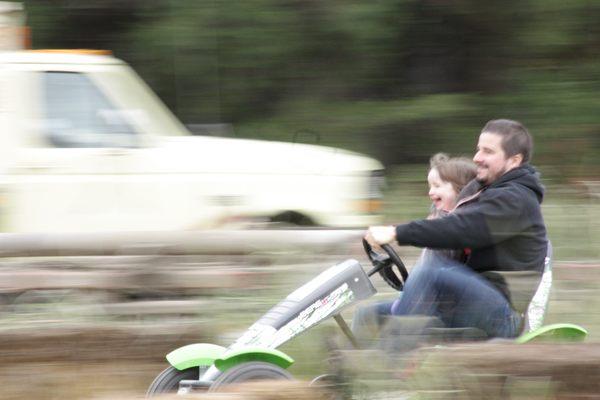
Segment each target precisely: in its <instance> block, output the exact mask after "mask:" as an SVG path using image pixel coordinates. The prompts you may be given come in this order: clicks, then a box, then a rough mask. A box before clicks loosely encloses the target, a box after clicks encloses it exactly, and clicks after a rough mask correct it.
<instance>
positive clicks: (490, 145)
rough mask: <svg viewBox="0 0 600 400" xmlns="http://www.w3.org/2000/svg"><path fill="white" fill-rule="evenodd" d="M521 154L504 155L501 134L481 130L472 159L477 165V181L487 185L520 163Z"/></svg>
mask: <svg viewBox="0 0 600 400" xmlns="http://www.w3.org/2000/svg"><path fill="white" fill-rule="evenodd" d="M521 160H522V156H521V155H520V154H517V155H515V156H512V157H508V158H507V157H506V153H504V150H503V149H502V136H500V135H497V134H495V133H490V132H483V133H482V134H481V135H479V142H478V143H477V152H476V153H475V156H474V157H473V161H474V162H475V164H476V165H477V181H478V182H479V183H482V184H484V185H489V184H491V183H492V182H494V181H495V180H496V179H498V178H499V177H501V176H502V175H504V174H505V173H506V172H508V171H510V170H511V169H513V168H516V167H518V166H519V165H520V164H521Z"/></svg>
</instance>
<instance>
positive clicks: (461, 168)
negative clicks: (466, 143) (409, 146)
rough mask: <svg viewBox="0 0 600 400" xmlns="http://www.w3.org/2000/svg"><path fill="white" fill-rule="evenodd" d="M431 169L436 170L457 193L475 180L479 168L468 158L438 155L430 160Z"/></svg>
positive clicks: (444, 154)
mask: <svg viewBox="0 0 600 400" xmlns="http://www.w3.org/2000/svg"><path fill="white" fill-rule="evenodd" d="M429 167H430V169H434V168H435V169H436V170H437V171H438V174H440V178H441V179H442V180H443V181H446V182H450V183H451V184H452V187H453V188H454V190H456V193H460V191H461V190H462V189H463V188H464V187H465V185H466V184H467V183H469V182H470V181H472V180H473V179H475V176H476V175H477V167H476V166H475V163H473V161H471V160H470V159H468V158H466V157H450V156H448V154H446V153H437V154H434V155H433V157H431V159H430V160H429Z"/></svg>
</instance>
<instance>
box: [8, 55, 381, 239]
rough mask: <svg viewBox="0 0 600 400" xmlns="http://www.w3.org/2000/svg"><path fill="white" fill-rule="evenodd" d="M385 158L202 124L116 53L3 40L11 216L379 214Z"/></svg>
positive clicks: (351, 223) (52, 221)
mask: <svg viewBox="0 0 600 400" xmlns="http://www.w3.org/2000/svg"><path fill="white" fill-rule="evenodd" d="M382 170H383V166H382V165H381V164H380V163H379V162H377V161H376V160H374V159H371V158H368V157H366V156H363V155H360V154H356V153H351V152H347V151H344V150H340V149H334V148H328V147H321V146H313V145H303V144H294V143H279V142H266V141H253V140H242V139H232V138H219V137H203V136H192V135H191V134H190V133H189V132H188V130H187V129H186V128H185V127H184V126H183V125H182V124H181V123H180V122H179V121H178V120H177V119H176V118H175V117H174V116H173V115H172V114H171V112H170V111H169V110H168V109H167V108H166V107H165V106H164V104H163V103H162V102H161V101H160V100H159V99H158V98H157V97H156V96H155V95H154V94H153V93H152V91H151V90H150V89H149V88H148V87H147V86H146V85H145V84H144V82H143V81H142V80H141V79H140V78H139V77H138V76H137V75H136V74H135V72H134V71H133V70H132V69H131V68H130V67H128V66H127V65H126V64H125V63H124V62H122V61H120V60H118V59H116V58H114V57H111V56H109V55H98V54H73V53H67V52H51V51H48V52H36V51H14V52H8V51H6V52H0V228H1V229H2V230H3V231H9V232H85V231H87V232H91V231H123V230H126V231H133V230H181V229H199V228H207V227H215V226H219V225H221V224H222V223H223V222H225V221H230V220H231V219H236V218H240V217H242V218H248V217H249V218H273V217H275V216H281V215H282V214H286V213H287V214H289V213H290V212H292V213H293V214H292V215H294V216H303V217H306V218H307V219H308V220H310V221H313V222H314V223H315V224H318V225H325V226H333V227H362V226H366V225H369V224H372V223H375V222H376V221H377V216H376V215H375V214H374V213H373V211H375V208H376V205H377V203H378V201H379V198H380V196H381V194H380V192H379V189H380V185H381V184H382V175H381V172H382Z"/></svg>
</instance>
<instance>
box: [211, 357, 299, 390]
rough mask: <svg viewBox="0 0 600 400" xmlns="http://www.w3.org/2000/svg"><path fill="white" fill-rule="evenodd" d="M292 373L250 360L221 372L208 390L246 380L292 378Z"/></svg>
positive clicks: (275, 366) (272, 365) (219, 388)
mask: <svg viewBox="0 0 600 400" xmlns="http://www.w3.org/2000/svg"><path fill="white" fill-rule="evenodd" d="M292 379H294V378H293V377H292V374H290V373H289V372H288V371H286V370H285V369H283V368H281V367H278V366H277V365H274V364H270V363H266V362H262V361H252V362H246V363H243V364H240V365H237V366H235V367H232V368H230V369H228V370H227V371H225V372H224V373H223V374H221V375H220V376H219V377H218V378H217V379H215V381H214V382H213V384H212V385H211V386H210V388H209V389H208V391H209V392H218V391H219V390H221V389H222V388H223V387H224V386H226V385H229V384H232V383H241V382H248V381H272V380H292Z"/></svg>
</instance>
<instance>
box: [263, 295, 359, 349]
mask: <svg viewBox="0 0 600 400" xmlns="http://www.w3.org/2000/svg"><path fill="white" fill-rule="evenodd" d="M352 301H354V292H353V291H352V289H350V287H349V286H348V284H347V283H344V284H343V285H341V286H340V287H338V288H337V289H335V290H334V291H333V292H331V293H330V294H328V295H327V296H325V297H323V298H321V299H319V300H317V301H315V302H314V303H313V304H311V305H310V306H308V307H307V308H306V309H304V310H303V311H302V312H301V313H300V314H298V316H297V317H296V318H294V319H293V320H291V321H290V322H288V323H287V324H286V325H285V326H283V327H281V329H279V330H278V331H277V332H276V334H275V336H274V338H273V340H274V341H273V342H272V343H271V344H270V345H269V347H273V348H276V347H278V346H280V345H281V344H283V343H285V342H287V341H288V340H290V339H291V338H293V337H294V336H296V335H297V334H299V333H301V332H303V331H305V330H306V329H308V328H310V327H311V326H313V325H315V324H317V323H319V322H321V321H322V320H324V319H325V318H327V317H329V316H330V315H331V314H332V313H333V312H334V311H337V310H339V309H340V308H341V307H343V306H344V305H346V304H349V303H351V302H352Z"/></svg>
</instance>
